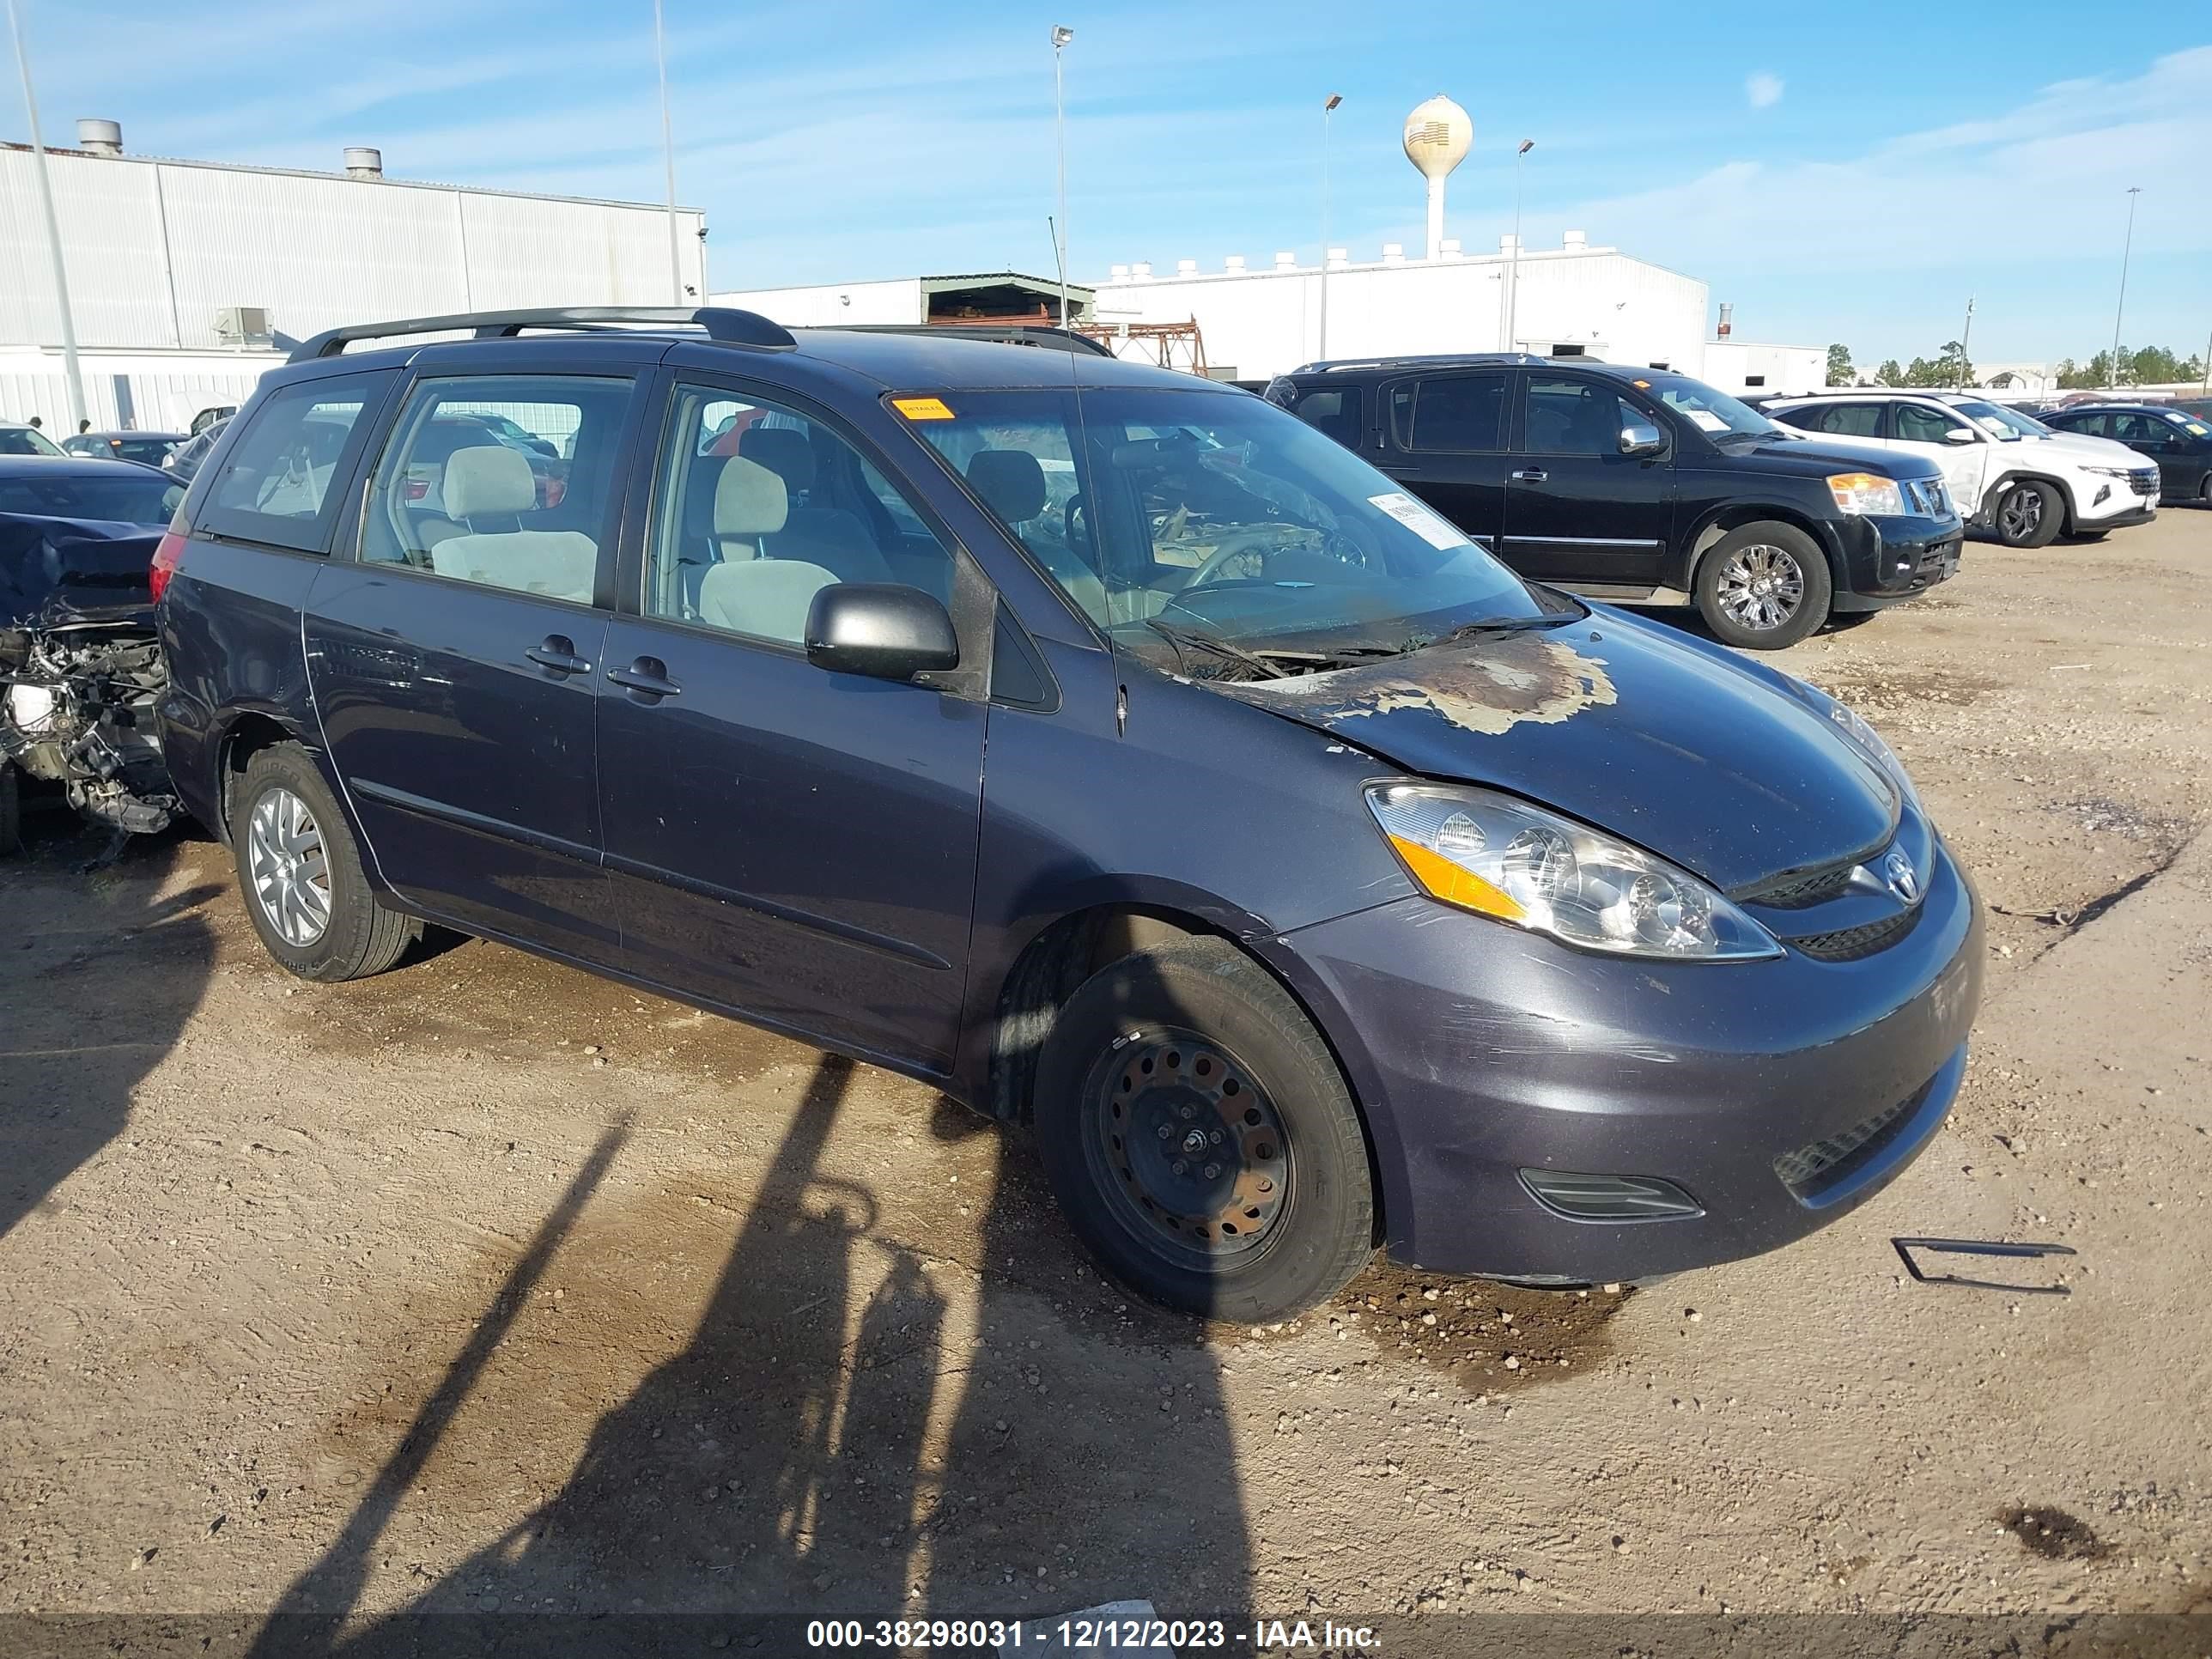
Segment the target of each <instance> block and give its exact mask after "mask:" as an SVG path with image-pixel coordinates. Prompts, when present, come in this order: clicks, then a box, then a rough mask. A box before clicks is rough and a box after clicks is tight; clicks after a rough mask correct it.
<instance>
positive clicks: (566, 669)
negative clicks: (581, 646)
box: [522, 634, 592, 674]
mask: <svg viewBox="0 0 2212 1659" xmlns="http://www.w3.org/2000/svg"><path fill="white" fill-rule="evenodd" d="M522 654H523V655H524V656H526V657H527V658H529V659H530V660H531V661H532V662H534V663H536V664H537V665H538V666H539V667H540V668H550V669H551V670H552V671H553V672H555V673H556V674H588V673H590V672H591V671H592V665H591V664H590V662H589V661H587V660H586V659H584V658H582V657H580V656H578V655H577V654H576V647H575V643H574V641H572V640H570V639H569V638H568V636H567V635H564V634H548V635H546V636H545V638H544V642H543V643H541V644H538V645H533V646H532V647H530V649H529V650H527V651H526V652H524V653H522Z"/></svg>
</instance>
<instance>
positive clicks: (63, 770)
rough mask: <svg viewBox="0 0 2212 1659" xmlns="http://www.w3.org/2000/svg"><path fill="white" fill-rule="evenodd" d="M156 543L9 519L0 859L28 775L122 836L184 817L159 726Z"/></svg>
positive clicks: (162, 681) (67, 523)
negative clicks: (151, 578) (151, 567)
mask: <svg viewBox="0 0 2212 1659" xmlns="http://www.w3.org/2000/svg"><path fill="white" fill-rule="evenodd" d="M157 540H158V534H157V532H150V531H146V530H143V529H142V528H140V527H139V526H124V525H112V524H98V523H90V522H80V521H76V520H58V519H42V518H34V517H30V516H27V515H23V514H16V513H0V774H3V775H0V851H7V850H9V849H10V848H12V845H13V843H14V841H15V805H16V798H17V794H18V791H19V787H20V779H19V778H18V777H17V776H16V774H19V773H20V774H21V775H23V776H27V777H30V778H36V779H42V780H45V781H48V782H51V783H57V784H59V785H60V786H61V788H62V792H63V793H64V796H65V797H66V798H67V799H68V801H69V804H70V805H71V806H72V807H74V808H75V809H76V811H78V812H79V813H80V814H82V816H83V817H86V818H88V819H89V820H91V821H92V822H94V823H101V824H106V825H107V826H108V827H109V828H111V829H114V830H116V831H117V832H118V833H120V834H129V835H151V834H153V833H155V831H157V830H160V829H165V828H166V827H167V824H168V823H169V820H170V819H171V817H173V816H174V815H175V813H176V811H177V798H176V796H175V794H174V793H173V792H172V791H171V789H170V787H169V775H168V770H167V767H166V766H165V765H164V764H163V763H162V759H161V728H160V726H159V724H158V722H157V721H156V720H155V703H156V701H157V700H158V699H159V697H160V696H161V693H162V691H163V690H165V689H166V688H167V684H168V671H167V667H166V665H164V663H163V661H162V658H161V644H160V641H158V639H157V638H156V637H155V631H154V613H153V604H152V594H151V592H149V589H148V586H147V567H148V564H149V561H150V560H151V558H152V556H153V551H154V546H155V542H156V541H157Z"/></svg>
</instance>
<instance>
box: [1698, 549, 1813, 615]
mask: <svg viewBox="0 0 2212 1659" xmlns="http://www.w3.org/2000/svg"><path fill="white" fill-rule="evenodd" d="M1719 599H1720V606H1721V609H1722V610H1723V611H1726V612H1727V613H1728V615H1729V617H1730V618H1731V619H1732V620H1733V621H1734V622H1735V623H1736V624H1737V626H1739V627H1741V628H1746V629H1750V630H1751V631H1752V632H1753V633H1758V634H1767V633H1771V632H1773V631H1774V630H1775V629H1778V628H1781V627H1784V625H1786V624H1787V623H1789V621H1790V618H1791V617H1794V616H1796V614H1797V607H1798V606H1799V605H1802V604H1804V602H1805V568H1804V567H1803V566H1802V565H1801V564H1799V563H1798V562H1797V560H1796V556H1795V555H1793V554H1792V553H1791V552H1790V550H1789V549H1788V548H1786V547H1775V546H1771V545H1770V544H1767V543H1765V542H1754V543H1753V544H1751V545H1750V546H1748V547H1741V548H1738V549H1737V550H1735V553H1734V554H1732V555H1730V556H1729V559H1728V562H1726V563H1724V564H1723V565H1722V566H1721V579H1720V588H1719Z"/></svg>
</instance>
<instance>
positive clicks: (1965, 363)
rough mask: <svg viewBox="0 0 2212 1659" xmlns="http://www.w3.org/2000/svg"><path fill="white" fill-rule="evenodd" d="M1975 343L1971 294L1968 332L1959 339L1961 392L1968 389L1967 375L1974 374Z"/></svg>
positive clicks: (1967, 322)
mask: <svg viewBox="0 0 2212 1659" xmlns="http://www.w3.org/2000/svg"><path fill="white" fill-rule="evenodd" d="M1973 343H1974V296H1973V295H1971V294H1969V295H1967V296H1966V332H1965V333H1964V334H1961V335H1960V337H1959V390H1960V391H1961V392H1964V391H1965V390H1966V377H1967V375H1969V374H1972V372H1973V367H1974V358H1973V353H1972V351H1971V350H1970V349H1969V348H1970V347H1971V346H1972V344H1973Z"/></svg>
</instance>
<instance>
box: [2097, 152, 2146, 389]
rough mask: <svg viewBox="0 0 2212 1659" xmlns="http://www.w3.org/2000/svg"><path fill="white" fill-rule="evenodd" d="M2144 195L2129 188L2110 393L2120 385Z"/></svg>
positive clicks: (2108, 372)
mask: <svg viewBox="0 0 2212 1659" xmlns="http://www.w3.org/2000/svg"><path fill="white" fill-rule="evenodd" d="M2140 195H2142V185H2129V186H2128V234H2127V240H2124V241H2123V242H2122V243H2121V244H2120V302H2119V304H2118V306H2116V307H2113V310H2112V361H2111V362H2110V363H2109V364H2108V365H2107V366H2106V370H2105V387H2106V390H2107V391H2110V390H2111V389H2112V387H2114V386H2118V385H2119V383H2120V319H2121V318H2123V317H2124V316H2126V315H2127V311H2128V256H2129V255H2130V253H2132V252H2134V251H2135V246H2136V197H2138V196H2140Z"/></svg>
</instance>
